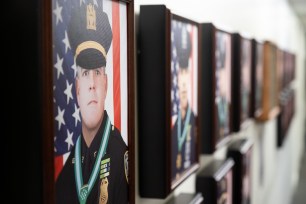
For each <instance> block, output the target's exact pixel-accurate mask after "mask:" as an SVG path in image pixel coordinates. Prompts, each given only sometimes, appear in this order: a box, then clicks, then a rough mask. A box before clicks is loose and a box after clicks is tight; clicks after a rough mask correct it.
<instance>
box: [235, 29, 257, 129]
mask: <svg viewBox="0 0 306 204" xmlns="http://www.w3.org/2000/svg"><path fill="white" fill-rule="evenodd" d="M232 35H233V72H232V73H233V87H232V92H233V97H232V98H233V114H232V117H233V131H234V132H238V131H240V129H244V128H246V126H247V125H248V124H249V123H248V121H250V118H251V110H252V109H251V105H252V104H251V96H252V86H251V85H252V82H251V81H252V80H251V73H252V41H251V40H252V39H251V38H248V37H245V36H243V35H241V34H239V33H233V34H232Z"/></svg>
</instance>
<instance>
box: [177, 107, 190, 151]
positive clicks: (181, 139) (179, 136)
mask: <svg viewBox="0 0 306 204" xmlns="http://www.w3.org/2000/svg"><path fill="white" fill-rule="evenodd" d="M190 115H191V110H190V107H189V106H188V109H187V115H186V121H185V125H184V130H183V132H182V133H181V120H182V119H181V111H179V115H178V123H177V142H178V150H179V152H180V151H181V149H182V146H183V142H184V141H185V139H186V136H187V126H188V125H189V120H190Z"/></svg>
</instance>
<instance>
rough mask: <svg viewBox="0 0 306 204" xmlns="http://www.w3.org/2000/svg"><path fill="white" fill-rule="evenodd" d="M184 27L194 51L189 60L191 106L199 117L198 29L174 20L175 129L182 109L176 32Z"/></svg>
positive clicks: (173, 88)
mask: <svg viewBox="0 0 306 204" xmlns="http://www.w3.org/2000/svg"><path fill="white" fill-rule="evenodd" d="M182 25H185V26H187V30H188V32H189V35H190V36H191V45H192V50H191V54H190V59H189V71H190V86H189V91H188V102H189V105H190V107H191V109H192V111H193V113H194V114H195V116H197V112H198V109H197V108H198V103H197V101H198V99H197V97H198V95H197V93H198V85H197V83H198V70H197V67H198V62H197V59H198V28H197V27H196V26H195V25H192V24H189V23H185V22H181V21H177V20H172V22H171V121H172V122H171V126H172V127H173V126H174V124H175V121H176V118H177V114H178V111H179V107H180V100H179V92H178V78H177V76H178V59H177V51H176V47H175V43H174V32H175V31H176V30H177V29H176V28H177V27H180V26H182Z"/></svg>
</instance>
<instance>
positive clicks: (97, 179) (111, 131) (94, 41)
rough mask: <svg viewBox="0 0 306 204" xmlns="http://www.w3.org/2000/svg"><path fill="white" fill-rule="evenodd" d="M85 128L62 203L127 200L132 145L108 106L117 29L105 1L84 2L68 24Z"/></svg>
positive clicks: (66, 175)
mask: <svg viewBox="0 0 306 204" xmlns="http://www.w3.org/2000/svg"><path fill="white" fill-rule="evenodd" d="M68 36H69V39H70V45H71V49H72V51H73V53H74V58H75V62H76V65H77V76H76V80H75V86H76V96H77V101H78V105H79V107H80V112H81V116H82V132H81V135H80V136H79V137H78V139H77V142H76V144H75V146H74V148H73V149H72V151H71V153H70V156H69V158H68V159H67V161H66V163H65V166H64V167H63V169H62V171H61V173H60V175H59V177H58V179H57V181H56V202H57V203H66V204H67V203H99V204H106V203H108V204H111V203H128V173H127V158H128V157H127V156H128V152H127V146H126V144H125V142H124V141H123V139H122V137H121V134H120V132H119V130H118V129H117V128H116V127H114V126H113V125H112V124H111V121H110V118H109V116H108V114H107V111H106V110H104V105H105V98H106V94H107V83H108V82H107V75H106V73H105V68H106V63H107V52H108V50H109V48H110V45H111V42H112V30H111V27H110V23H109V20H108V16H107V14H106V13H104V12H103V10H102V5H101V4H98V3H97V2H96V1H92V2H91V1H89V2H86V3H84V2H82V1H81V3H80V5H78V6H77V7H75V8H73V11H72V15H71V21H70V24H69V27H68Z"/></svg>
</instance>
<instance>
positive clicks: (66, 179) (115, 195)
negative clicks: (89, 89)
mask: <svg viewBox="0 0 306 204" xmlns="http://www.w3.org/2000/svg"><path fill="white" fill-rule="evenodd" d="M107 117H108V115H107V112H106V111H104V117H103V122H102V124H101V127H100V128H99V130H98V132H97V134H96V136H95V138H94V139H93V141H92V143H91V145H90V147H87V145H86V143H85V141H84V138H83V136H81V137H82V138H81V160H82V177H83V183H84V184H87V183H88V180H89V178H90V175H91V173H92V170H93V166H94V164H95V161H96V157H97V155H98V152H99V148H100V145H101V141H102V135H103V131H104V129H105V126H106V118H107ZM126 153H127V146H126V144H125V143H124V141H123V139H122V137H121V134H120V132H119V130H118V129H117V128H115V127H114V126H112V130H111V132H110V136H109V140H108V145H107V148H106V152H105V155H104V156H103V157H102V159H101V161H108V159H109V162H106V164H107V165H105V166H107V168H106V169H105V168H104V167H105V166H103V165H101V166H100V163H101V161H99V173H98V176H97V179H96V181H95V184H94V186H93V188H92V190H91V192H90V193H89V196H88V198H87V201H86V203H99V199H100V198H101V197H102V196H105V195H103V194H105V193H106V194H108V195H107V196H108V197H107V201H108V202H107V203H108V204H112V203H120V204H121V203H122V204H124V203H128V183H127V172H126V170H127V169H126V167H127V166H126V165H127V162H125V160H124V159H125V154H126ZM74 165H75V146H74V147H73V149H72V151H71V153H70V156H69V158H68V160H67V161H66V163H65V165H64V167H63V170H62V171H61V173H60V175H59V177H58V179H57V181H56V203H66V204H67V203H79V200H78V194H77V190H76V182H75V170H74ZM100 168H101V169H100ZM102 169H105V170H104V171H103V170H102ZM101 170H102V171H101ZM107 172H109V175H108V176H106V177H104V178H107V180H108V183H105V184H103V185H104V186H103V185H101V182H103V181H105V180H103V178H101V177H103V175H107V174H104V173H107ZM101 175H102V176H101Z"/></svg>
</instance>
